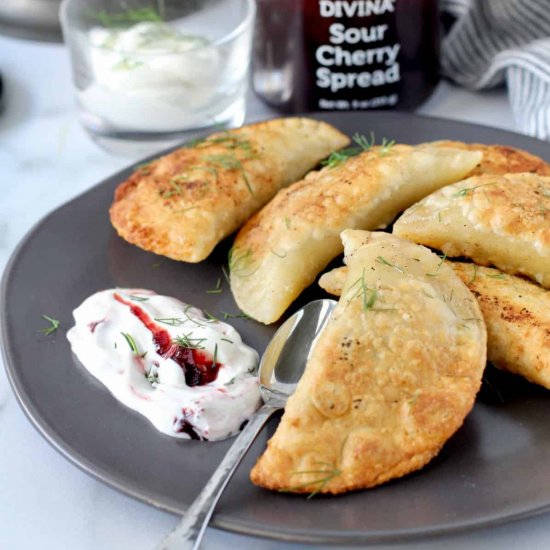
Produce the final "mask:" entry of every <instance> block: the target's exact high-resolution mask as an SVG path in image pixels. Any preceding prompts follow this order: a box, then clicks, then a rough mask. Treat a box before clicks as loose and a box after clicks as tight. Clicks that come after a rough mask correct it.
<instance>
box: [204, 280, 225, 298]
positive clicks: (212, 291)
mask: <svg viewBox="0 0 550 550" xmlns="http://www.w3.org/2000/svg"><path fill="white" fill-rule="evenodd" d="M222 292H223V289H222V279H221V277H218V281H217V282H216V288H211V289H210V290H207V291H206V294H221V293H222Z"/></svg>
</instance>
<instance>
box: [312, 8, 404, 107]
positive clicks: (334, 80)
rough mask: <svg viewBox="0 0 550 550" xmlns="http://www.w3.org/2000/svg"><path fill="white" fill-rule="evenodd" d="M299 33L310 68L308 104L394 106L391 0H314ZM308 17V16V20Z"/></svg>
mask: <svg viewBox="0 0 550 550" xmlns="http://www.w3.org/2000/svg"><path fill="white" fill-rule="evenodd" d="M315 3H316V4H317V13H314V12H313V11H309V17H306V20H305V26H304V32H305V35H306V41H307V42H308V43H309V45H310V47H309V48H308V50H309V52H310V59H309V61H310V66H311V67H313V68H314V71H313V73H314V77H315V79H314V87H313V89H312V92H313V94H312V96H311V105H310V106H311V108H314V109H319V110H354V109H372V108H381V107H393V106H395V105H396V104H397V103H398V101H399V83H400V81H401V66H400V61H399V58H400V52H401V44H400V42H399V41H398V40H397V32H396V25H395V4H396V0H318V1H317V2H315ZM308 19H310V21H308Z"/></svg>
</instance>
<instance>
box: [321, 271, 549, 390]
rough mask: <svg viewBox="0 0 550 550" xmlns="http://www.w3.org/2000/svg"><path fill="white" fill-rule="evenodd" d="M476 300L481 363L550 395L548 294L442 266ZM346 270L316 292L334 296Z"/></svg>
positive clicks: (507, 279) (514, 280)
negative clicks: (483, 338) (483, 353)
mask: <svg viewBox="0 0 550 550" xmlns="http://www.w3.org/2000/svg"><path fill="white" fill-rule="evenodd" d="M446 263H448V265H449V266H450V267H452V268H453V270H454V272H455V273H456V274H457V275H458V276H459V277H460V278H461V279H462V281H463V282H464V283H465V284H466V286H467V287H468V288H469V289H470V290H471V292H472V293H473V295H474V296H475V297H476V299H477V302H478V303H479V306H480V308H481V312H482V313H483V318H484V319H485V324H486V326H487V359H488V360H489V361H490V362H491V363H492V364H493V365H495V366H496V367H498V368H500V369H503V370H507V371H509V372H513V373H515V374H519V375H521V376H523V377H524V378H526V379H527V380H529V381H530V382H534V383H536V384H539V385H541V386H544V387H545V388H547V389H550V292H549V291H548V290H545V289H544V288H542V287H540V286H539V285H537V284H535V283H531V282H530V281H527V280H525V279H523V278H521V277H516V276H515V275H507V274H505V273H502V271H499V270H498V269H493V268H490V267H482V266H478V265H477V264H473V263H464V262H446ZM347 275H348V268H347V267H339V268H337V269H333V270H332V271H329V272H328V273H324V274H323V275H322V276H321V278H320V279H319V286H320V287H321V288H322V289H324V290H326V291H327V292H328V293H329V294H333V295H335V296H340V295H341V294H342V289H343V288H344V284H345V282H346V278H347Z"/></svg>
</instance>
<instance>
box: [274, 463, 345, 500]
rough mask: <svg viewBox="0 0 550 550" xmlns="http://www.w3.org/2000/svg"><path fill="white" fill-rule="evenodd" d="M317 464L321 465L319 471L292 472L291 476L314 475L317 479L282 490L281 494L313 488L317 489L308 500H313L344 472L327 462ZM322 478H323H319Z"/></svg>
mask: <svg viewBox="0 0 550 550" xmlns="http://www.w3.org/2000/svg"><path fill="white" fill-rule="evenodd" d="M315 464H319V466H320V467H319V469H318V470H302V471H297V472H292V473H291V474H290V475H292V476H294V475H313V476H316V478H315V479H313V480H312V481H306V482H304V483H299V484H297V485H292V486H291V487H289V488H288V489H280V490H279V491H280V492H281V493H287V492H290V491H295V490H297V489H303V488H305V487H310V486H313V487H315V489H314V490H313V491H312V492H311V493H310V494H309V495H308V497H307V498H308V499H310V498H313V497H314V496H315V495H316V494H318V493H320V492H321V491H322V490H323V489H324V488H325V487H326V485H327V484H328V483H330V481H332V480H333V479H334V478H335V477H337V476H339V475H340V474H341V473H342V471H341V470H338V468H336V467H335V466H333V465H332V464H329V463H327V462H315ZM319 476H321V477H319Z"/></svg>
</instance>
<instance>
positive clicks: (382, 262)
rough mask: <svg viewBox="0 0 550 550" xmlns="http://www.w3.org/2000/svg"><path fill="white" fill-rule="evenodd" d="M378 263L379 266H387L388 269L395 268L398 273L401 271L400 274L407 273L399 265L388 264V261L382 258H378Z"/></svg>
mask: <svg viewBox="0 0 550 550" xmlns="http://www.w3.org/2000/svg"><path fill="white" fill-rule="evenodd" d="M376 261H377V262H378V263H379V264H383V265H387V266H388V267H393V268H394V269H395V270H396V271H399V273H405V270H404V269H403V268H402V267H399V266H398V265H397V264H392V263H390V262H388V260H386V259H385V258H383V257H382V256H378V257H377V258H376Z"/></svg>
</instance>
